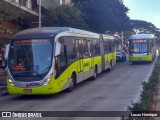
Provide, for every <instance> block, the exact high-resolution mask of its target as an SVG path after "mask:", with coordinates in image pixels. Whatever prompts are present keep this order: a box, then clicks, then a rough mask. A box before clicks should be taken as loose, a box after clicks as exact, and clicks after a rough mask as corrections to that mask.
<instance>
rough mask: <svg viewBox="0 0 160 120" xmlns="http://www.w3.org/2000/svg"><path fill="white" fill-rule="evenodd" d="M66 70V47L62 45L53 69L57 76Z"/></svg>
mask: <svg viewBox="0 0 160 120" xmlns="http://www.w3.org/2000/svg"><path fill="white" fill-rule="evenodd" d="M66 68H67V53H66V45H62V47H61V53H60V55H59V56H57V57H56V62H55V69H56V71H57V75H60V74H61V73H62V72H63V71H64V70H65V69H66Z"/></svg>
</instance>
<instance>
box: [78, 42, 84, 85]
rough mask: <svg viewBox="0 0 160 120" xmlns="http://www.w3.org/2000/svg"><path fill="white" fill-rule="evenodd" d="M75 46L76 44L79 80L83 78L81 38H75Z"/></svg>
mask: <svg viewBox="0 0 160 120" xmlns="http://www.w3.org/2000/svg"><path fill="white" fill-rule="evenodd" d="M76 46H77V55H78V62H77V72H78V74H79V80H78V81H77V82H80V81H82V80H83V71H84V66H83V46H82V40H76Z"/></svg>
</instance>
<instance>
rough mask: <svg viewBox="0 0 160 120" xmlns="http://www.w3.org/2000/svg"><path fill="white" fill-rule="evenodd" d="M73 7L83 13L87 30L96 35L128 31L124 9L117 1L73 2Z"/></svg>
mask: <svg viewBox="0 0 160 120" xmlns="http://www.w3.org/2000/svg"><path fill="white" fill-rule="evenodd" d="M73 3H74V6H75V7H77V8H78V9H80V10H81V11H82V13H84V20H85V21H86V23H87V25H88V26H89V30H91V31H94V32H97V33H105V32H106V31H111V32H112V33H113V32H121V31H122V30H128V29H129V28H130V27H129V18H128V16H127V14H126V13H127V11H128V8H126V7H125V6H124V5H123V4H122V3H120V2H119V1H118V0H73Z"/></svg>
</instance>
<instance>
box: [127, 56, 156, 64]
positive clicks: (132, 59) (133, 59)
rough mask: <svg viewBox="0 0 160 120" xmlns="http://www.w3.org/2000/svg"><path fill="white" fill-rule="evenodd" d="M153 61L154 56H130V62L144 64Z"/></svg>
mask: <svg viewBox="0 0 160 120" xmlns="http://www.w3.org/2000/svg"><path fill="white" fill-rule="evenodd" d="M152 60H153V58H152V55H151V54H150V55H145V56H132V55H129V61H130V62H141V61H142V62H143V61H146V62H147V61H148V62H151V61H152Z"/></svg>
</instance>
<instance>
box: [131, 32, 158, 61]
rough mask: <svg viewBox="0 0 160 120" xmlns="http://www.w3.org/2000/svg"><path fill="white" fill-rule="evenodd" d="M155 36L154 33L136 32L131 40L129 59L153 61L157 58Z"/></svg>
mask: <svg viewBox="0 0 160 120" xmlns="http://www.w3.org/2000/svg"><path fill="white" fill-rule="evenodd" d="M155 38H156V37H155V36H154V35H153V34H134V35H132V36H131V38H130V40H129V61H130V62H132V63H134V62H140V61H142V62H143V61H148V62H152V61H153V60H154V58H155Z"/></svg>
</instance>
